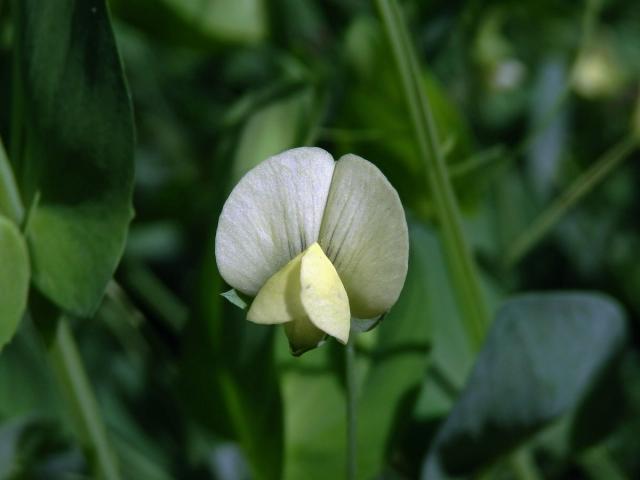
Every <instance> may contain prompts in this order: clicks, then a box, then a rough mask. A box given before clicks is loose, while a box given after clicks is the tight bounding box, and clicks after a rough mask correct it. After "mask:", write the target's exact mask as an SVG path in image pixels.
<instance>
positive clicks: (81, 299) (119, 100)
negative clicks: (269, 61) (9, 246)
mask: <svg viewBox="0 0 640 480" xmlns="http://www.w3.org/2000/svg"><path fill="white" fill-rule="evenodd" d="M16 5H17V12H16V15H17V20H18V21H17V25H16V28H17V52H16V55H18V58H19V59H20V67H21V69H20V75H21V77H22V80H23V87H24V88H23V92H24V104H25V109H26V117H27V141H28V145H27V147H28V148H27V153H28V155H27V157H26V158H25V159H24V162H19V161H18V159H13V160H14V162H16V163H17V164H19V165H20V164H22V168H21V175H19V176H20V180H21V183H22V187H23V188H22V192H23V195H24V196H25V197H24V198H25V199H26V200H27V201H28V202H31V201H32V200H33V199H34V197H37V195H36V193H39V202H37V204H36V205H35V206H34V205H32V212H31V217H30V219H29V224H28V227H27V235H28V241H29V242H28V243H29V247H30V252H31V258H32V263H33V280H34V282H35V284H36V285H37V287H38V288H39V289H40V290H41V291H42V292H43V293H44V294H45V295H46V296H47V297H48V298H49V299H51V300H52V301H53V302H55V303H56V304H57V305H58V306H60V307H61V308H63V309H65V310H67V311H69V312H71V313H73V314H76V315H80V316H87V315H90V314H92V313H93V312H94V310H95V308H96V306H97V305H98V303H99V301H100V299H101V297H102V294H103V291H104V289H105V287H106V284H107V282H108V281H109V279H110V278H111V276H112V274H113V272H114V270H115V267H116V265H117V263H118V261H119V259H120V256H121V254H122V251H123V248H124V242H125V236H126V233H127V228H128V225H129V221H130V220H131V217H132V208H131V197H132V188H133V124H132V115H131V107H130V103H129V96H128V93H127V89H126V86H125V81H124V77H123V72H122V66H121V64H120V58H119V56H118V51H117V49H116V44H115V40H114V36H113V32H112V30H111V25H110V21H109V15H108V12H107V8H106V5H105V2H104V1H103V0H101V1H94V2H75V1H71V0H63V1H59V2H46V1H41V0H25V1H21V2H16Z"/></svg>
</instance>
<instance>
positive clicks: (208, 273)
mask: <svg viewBox="0 0 640 480" xmlns="http://www.w3.org/2000/svg"><path fill="white" fill-rule="evenodd" d="M200 278H201V281H200V282H199V286H200V289H199V295H198V303H197V304H196V308H195V309H194V313H193V316H192V318H190V321H189V322H188V323H187V326H186V331H185V333H186V339H185V348H184V350H183V351H184V358H183V359H182V364H181V374H180V380H181V387H182V390H183V392H182V393H183V398H184V400H185V401H186V404H187V408H188V410H189V412H190V415H191V416H192V417H193V418H194V419H195V420H196V422H197V424H198V425H199V426H200V428H206V429H208V430H211V431H212V432H213V433H215V434H216V435H219V436H222V437H223V438H228V439H231V440H235V441H237V442H238V443H239V444H240V446H241V447H242V450H243V452H244V454H245V455H246V457H247V461H248V463H249V465H250V469H251V474H252V478H256V479H269V480H271V479H273V480H275V479H280V478H281V477H282V452H283V448H282V405H281V400H280V389H279V386H278V384H277V380H276V377H275V368H274V363H273V333H274V331H273V329H271V328H268V327H264V326H262V325H255V324H252V323H251V322H248V321H247V320H246V319H245V312H244V311H240V310H238V308H237V307H235V306H233V305H230V304H228V303H227V302H226V301H224V300H223V299H222V298H221V295H219V294H218V293H217V292H219V291H220V290H221V289H222V281H221V279H220V276H219V275H218V273H217V270H216V265H215V258H214V256H213V254H212V252H211V251H210V250H209V249H206V250H205V260H204V261H203V269H202V274H201V277H200ZM207 366H210V367H211V368H209V367H207Z"/></svg>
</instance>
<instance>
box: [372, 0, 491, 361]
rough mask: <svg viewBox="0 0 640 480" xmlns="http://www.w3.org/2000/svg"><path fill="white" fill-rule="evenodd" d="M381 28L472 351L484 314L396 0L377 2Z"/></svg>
mask: <svg viewBox="0 0 640 480" xmlns="http://www.w3.org/2000/svg"><path fill="white" fill-rule="evenodd" d="M376 3H377V6H378V11H379V14H380V17H381V19H382V23H383V25H384V28H385V30H386V33H387V37H388V39H389V43H390V46H391V50H392V52H393V56H394V58H395V61H396V64H397V67H398V70H399V73H400V77H401V80H402V86H403V90H404V95H405V100H406V103H407V107H408V109H409V111H410V114H411V119H412V123H413V129H414V133H415V136H416V139H417V141H418V147H419V150H420V155H421V157H422V159H423V161H424V164H425V172H426V177H427V178H426V181H427V183H428V185H429V188H430V191H431V195H432V198H433V202H434V204H435V208H436V212H437V215H438V220H439V222H440V225H441V232H442V237H443V241H444V247H445V251H446V253H447V261H448V264H449V268H450V271H451V274H452V280H453V282H454V285H455V289H454V290H455V292H456V294H457V295H458V296H459V301H460V303H461V305H462V310H463V313H464V315H463V318H464V322H465V328H466V330H467V337H468V339H469V341H470V343H471V345H472V347H473V351H477V350H478V349H479V348H480V345H481V344H482V340H483V338H484V334H485V332H486V329H487V326H488V323H489V322H488V312H487V307H486V305H485V299H484V296H483V292H482V290H481V286H480V280H479V276H478V273H477V271H476V267H475V264H474V261H473V258H472V256H471V251H470V249H469V246H468V244H467V242H466V239H465V236H464V232H463V228H462V219H461V216H460V211H459V207H458V203H457V200H456V198H455V195H454V192H453V187H452V185H451V181H450V179H449V175H448V173H447V168H446V165H445V161H444V158H443V155H442V151H441V148H440V143H439V141H438V138H437V134H436V128H435V122H434V120H433V115H432V112H431V107H430V105H429V100H428V98H427V96H426V93H425V89H424V85H423V82H422V76H421V73H420V68H419V66H418V60H417V57H416V52H415V51H414V48H413V45H412V43H411V42H410V40H409V33H408V31H407V27H406V25H405V23H404V21H403V19H402V16H401V12H400V9H399V7H398V4H397V2H396V1H395V0H376Z"/></svg>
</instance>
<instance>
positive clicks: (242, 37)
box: [113, 0, 268, 48]
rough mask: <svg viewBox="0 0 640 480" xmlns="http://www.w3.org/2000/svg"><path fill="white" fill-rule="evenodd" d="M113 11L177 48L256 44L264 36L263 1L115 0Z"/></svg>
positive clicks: (265, 13) (264, 16)
mask: <svg viewBox="0 0 640 480" xmlns="http://www.w3.org/2000/svg"><path fill="white" fill-rule="evenodd" d="M113 3H114V6H113V8H114V11H116V12H117V14H118V16H119V17H124V18H126V19H127V20H129V21H130V22H132V23H134V24H135V25H136V26H137V27H139V28H142V29H144V30H145V31H146V32H148V33H152V34H154V35H156V36H158V37H159V38H161V39H163V40H165V41H169V42H171V43H174V44H178V45H185V46H191V47H200V48H212V47H219V46H220V45H221V44H227V43H233V44H235V43H240V44H244V43H249V44H253V43H257V42H259V41H261V40H263V39H264V37H265V36H266V34H267V27H268V25H267V11H266V5H265V2H264V0H242V1H236V0H137V1H135V2H129V1H127V0H115V1H114V2H113Z"/></svg>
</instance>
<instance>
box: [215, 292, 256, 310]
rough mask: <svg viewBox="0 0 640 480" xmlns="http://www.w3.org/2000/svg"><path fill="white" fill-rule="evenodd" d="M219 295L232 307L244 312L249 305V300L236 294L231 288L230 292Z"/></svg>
mask: <svg viewBox="0 0 640 480" xmlns="http://www.w3.org/2000/svg"><path fill="white" fill-rule="evenodd" d="M220 295H221V296H223V297H224V298H225V299H226V300H227V301H228V302H230V303H231V304H232V305H235V306H236V307H238V308H239V309H240V310H246V309H247V307H248V306H249V303H250V300H249V299H248V298H247V297H246V295H242V294H240V293H238V292H237V291H236V290H235V289H234V288H232V289H231V290H227V291H226V292H224V293H221V294H220Z"/></svg>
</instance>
